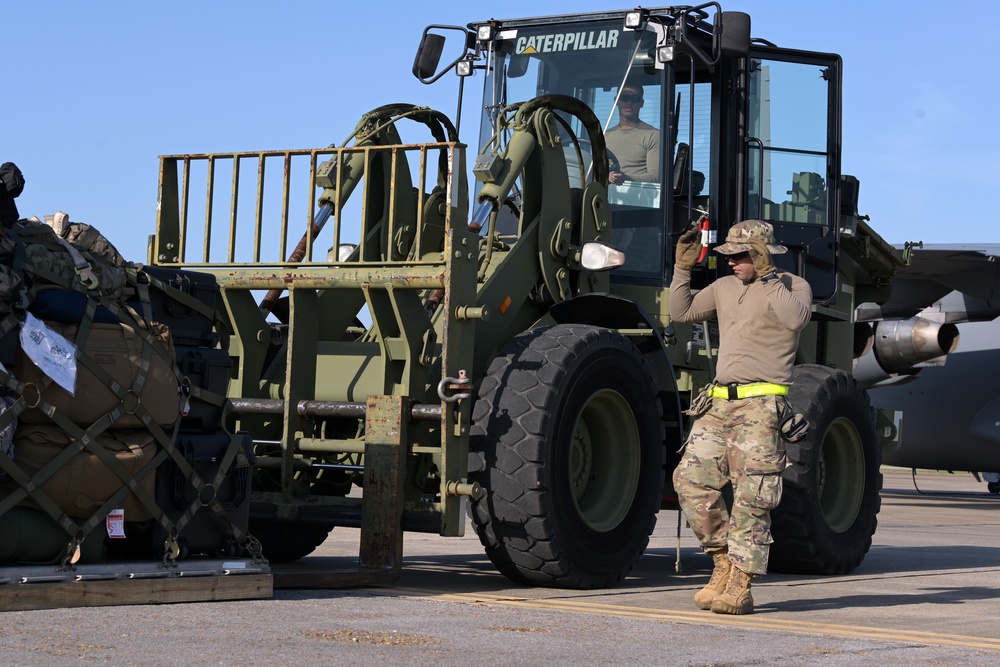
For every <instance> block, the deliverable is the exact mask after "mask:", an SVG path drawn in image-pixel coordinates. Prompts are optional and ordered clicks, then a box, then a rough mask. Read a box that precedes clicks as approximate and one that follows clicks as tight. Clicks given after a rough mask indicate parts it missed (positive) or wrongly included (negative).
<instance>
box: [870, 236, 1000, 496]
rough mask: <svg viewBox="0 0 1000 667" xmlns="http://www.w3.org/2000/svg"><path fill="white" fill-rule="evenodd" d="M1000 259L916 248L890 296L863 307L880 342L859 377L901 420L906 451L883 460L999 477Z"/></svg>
mask: <svg viewBox="0 0 1000 667" xmlns="http://www.w3.org/2000/svg"><path fill="white" fill-rule="evenodd" d="M998 258H1000V245H998V244H992V245H991V244H976V245H971V244H970V245H928V246H924V247H923V248H916V249H914V251H913V257H912V261H911V263H910V264H909V265H908V266H904V267H901V268H899V269H898V270H897V272H896V274H895V276H894V277H893V279H892V296H891V298H890V300H889V301H887V302H886V303H883V304H874V303H865V304H861V305H859V306H858V308H857V313H856V315H857V318H858V320H859V321H861V322H868V323H870V325H871V332H872V337H873V341H872V342H873V344H872V346H871V349H870V350H869V351H867V352H865V353H863V354H862V355H861V356H859V357H858V358H857V359H855V366H854V374H855V376H856V377H857V378H858V379H859V380H860V381H861V382H862V383H863V384H864V385H865V386H866V387H867V388H868V390H869V393H870V395H871V398H872V404H873V405H875V406H876V407H881V408H889V409H893V410H897V411H899V412H900V414H901V415H902V417H901V419H902V421H901V425H902V445H901V447H900V448H899V449H897V450H896V451H894V452H889V453H887V454H886V456H885V459H884V461H885V463H887V464H890V465H897V466H904V467H908V468H930V469H937V470H972V471H978V472H1000V421H998V420H997V415H998V414H1000V413H998V410H1000V395H998V394H997V392H996V391H995V390H992V389H991V387H992V386H993V384H994V382H993V378H995V377H996V375H997V373H1000V259H998ZM858 330H860V331H864V329H863V328H862V329H856V331H858ZM960 338H961V340H959V339H960ZM993 488H994V487H992V486H991V490H992V489H993Z"/></svg>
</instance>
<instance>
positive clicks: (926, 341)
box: [854, 317, 959, 387]
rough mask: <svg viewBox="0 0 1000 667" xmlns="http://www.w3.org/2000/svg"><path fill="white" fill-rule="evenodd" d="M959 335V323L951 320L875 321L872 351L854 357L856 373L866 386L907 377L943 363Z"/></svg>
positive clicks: (921, 318)
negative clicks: (927, 367)
mask: <svg viewBox="0 0 1000 667" xmlns="http://www.w3.org/2000/svg"><path fill="white" fill-rule="evenodd" d="M855 337H856V338H857V333H855ZM958 339H959V334H958V327H956V326H955V325H954V324H952V323H950V322H935V321H933V320H928V319H925V318H923V317H913V318H910V319H908V320H882V321H880V322H878V323H876V324H875V328H874V339H873V341H872V347H871V351H870V352H867V353H866V354H862V355H860V356H859V357H857V358H856V359H855V360H854V376H855V377H856V378H857V379H858V380H859V381H860V382H861V383H862V384H863V385H865V386H866V387H873V386H875V385H878V384H880V383H886V381H887V380H891V381H892V382H899V381H900V380H903V381H905V380H906V379H908V378H910V377H912V376H913V375H915V374H916V373H917V372H918V371H919V370H920V368H921V367H923V366H940V365H943V364H944V358H945V357H946V356H947V355H948V354H950V353H951V352H954V351H955V350H956V349H957V348H958ZM856 347H857V345H856Z"/></svg>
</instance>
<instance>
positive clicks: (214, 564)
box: [0, 560, 274, 611]
mask: <svg viewBox="0 0 1000 667" xmlns="http://www.w3.org/2000/svg"><path fill="white" fill-rule="evenodd" d="M273 594H274V581H273V578H272V576H271V570H270V567H269V566H268V565H260V564H253V563H251V562H250V561H245V560H228V561H184V562H179V563H178V564H177V566H175V567H164V566H162V565H160V564H158V563H114V564H107V565H104V564H101V565H84V566H78V567H77V568H76V569H74V570H71V571H60V570H58V569H57V568H54V567H34V566H33V567H16V566H15V567H6V568H0V610H2V611H27V610H33V609H58V608H66V607H103V606H113V605H131V604H169V603H176V602H214V601H217V600H250V599H264V598H270V597H272V596H273Z"/></svg>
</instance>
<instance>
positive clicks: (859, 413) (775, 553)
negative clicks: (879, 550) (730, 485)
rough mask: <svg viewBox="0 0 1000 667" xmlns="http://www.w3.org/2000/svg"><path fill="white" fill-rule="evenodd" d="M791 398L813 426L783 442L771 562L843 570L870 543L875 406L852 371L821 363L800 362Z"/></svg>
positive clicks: (874, 509)
mask: <svg viewBox="0 0 1000 667" xmlns="http://www.w3.org/2000/svg"><path fill="white" fill-rule="evenodd" d="M789 401H790V402H791V404H792V406H793V408H794V409H795V410H796V411H798V412H801V413H802V414H804V415H805V417H806V419H808V420H809V424H810V429H809V432H808V434H807V435H806V437H805V438H803V439H802V440H800V441H798V442H788V443H786V444H785V451H786V452H787V454H788V461H789V463H790V464H791V465H790V466H789V467H788V468H786V469H785V472H784V474H783V480H784V490H783V493H782V497H781V503H780V505H779V506H778V507H777V508H776V509H775V510H774V511H773V512H772V513H771V521H772V525H771V532H772V535H773V537H774V544H773V545H772V546H771V554H770V561H769V569H770V570H771V571H774V572H787V573H795V574H846V573H848V572H851V571H853V570H854V568H856V567H857V566H858V565H860V564H861V561H862V560H864V557H865V554H867V553H868V550H869V549H870V548H871V545H872V535H873V534H874V533H875V527H876V525H877V524H878V512H879V509H880V507H881V502H882V501H881V498H880V497H879V491H880V490H881V489H882V473H881V471H880V466H881V464H882V450H881V448H880V447H879V437H878V432H877V430H876V426H875V423H876V422H875V411H874V410H873V409H872V407H871V400H870V399H869V397H868V392H867V391H865V388H864V387H863V386H861V383H859V382H858V381H857V380H856V379H855V378H854V376H852V375H850V374H848V373H845V372H844V371H841V370H836V369H832V368H828V367H826V366H816V365H803V366H797V367H796V368H795V379H794V382H793V384H792V387H791V390H790V392H789Z"/></svg>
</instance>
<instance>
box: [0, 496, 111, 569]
mask: <svg viewBox="0 0 1000 667" xmlns="http://www.w3.org/2000/svg"><path fill="white" fill-rule="evenodd" d="M0 535H2V536H3V538H2V539H0V565H14V564H20V565H54V564H58V563H60V562H62V560H63V558H65V557H66V555H67V554H66V545H67V544H68V543H69V535H67V534H66V531H64V530H63V529H62V528H60V527H59V524H57V523H56V522H55V521H53V520H52V517H50V516H49V515H48V514H46V513H45V512H40V511H38V510H33V509H30V508H28V507H13V508H11V509H10V510H8V511H7V512H4V513H3V514H0ZM103 560H104V536H103V534H102V533H101V532H100V531H99V530H95V531H94V532H92V533H91V534H90V536H89V537H88V538H87V539H85V540H84V541H83V544H81V545H80V560H79V562H80V563H99V562H101V561H103Z"/></svg>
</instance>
